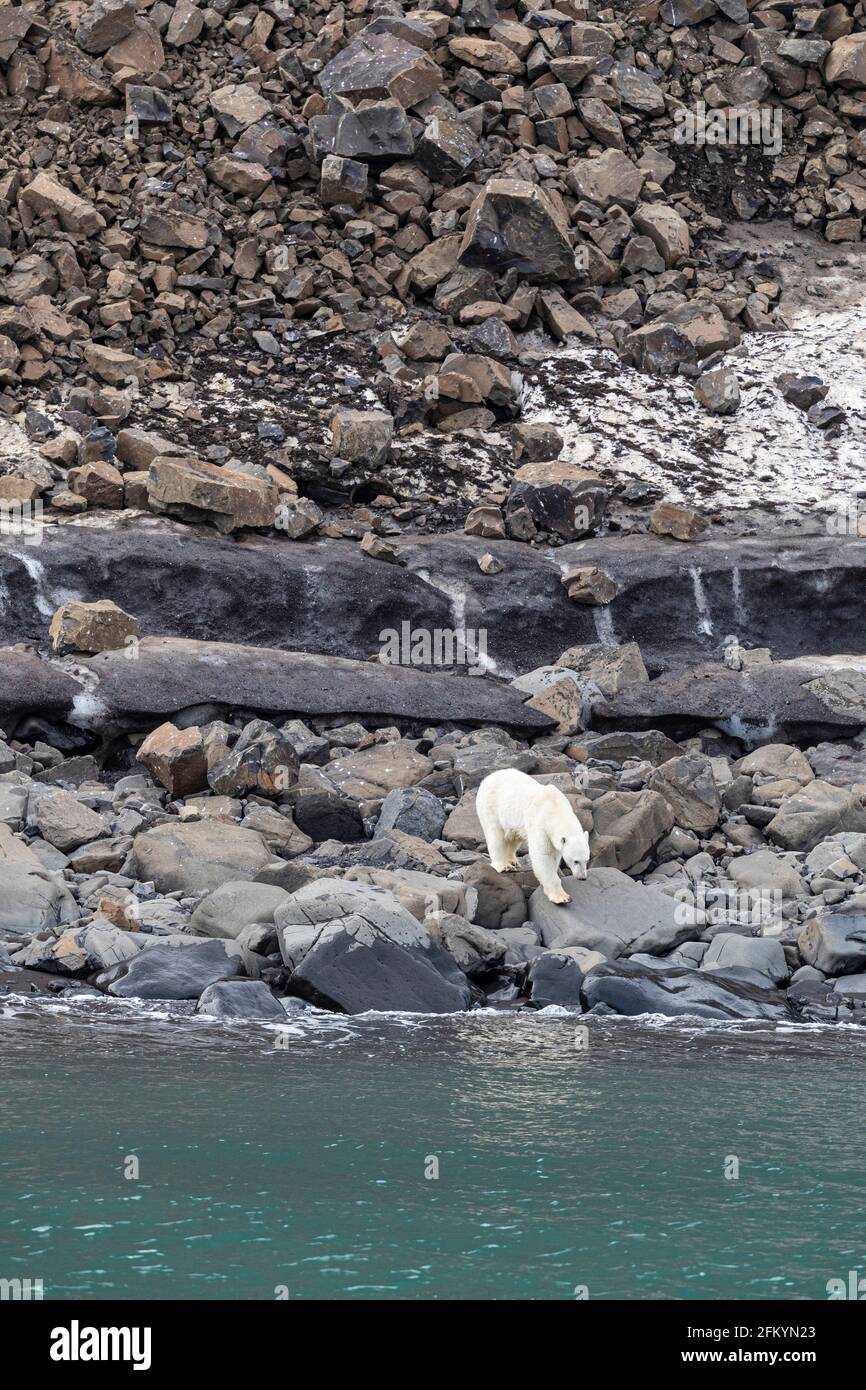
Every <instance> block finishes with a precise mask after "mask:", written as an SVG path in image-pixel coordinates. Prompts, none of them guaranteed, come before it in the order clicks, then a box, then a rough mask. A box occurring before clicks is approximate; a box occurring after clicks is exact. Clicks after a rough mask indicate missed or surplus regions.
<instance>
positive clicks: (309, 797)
mask: <svg viewBox="0 0 866 1390" xmlns="http://www.w3.org/2000/svg"><path fill="white" fill-rule="evenodd" d="M697 103H700V104H701V105H702V108H704V109H706V108H707V107H710V108H716V109H718V110H720V111H722V112H724V113H727V115H730V113H731V112H737V111H740V110H743V111H745V112H746V113H748V112H752V113H753V114H760V113H761V112H764V113H765V114H767V115H770V116H772V117H773V121H774V122H775V121H777V122H778V127H779V130H780V132H781V141H782V143H781V146H780V148H779V149H776V150H773V151H770V150H769V148H764V147H762V146H756V147H751V146H750V147H749V148H747V149H743V148H734V149H731V148H696V147H695V146H694V145H693V144H688V143H683V142H682V141H681V140H679V138H678V135H677V132H678V130H679V129H680V127H681V126H682V122H683V118H685V117H688V116H689V114H690V113H691V114H692V115H693V114H694V111H695V108H696V104H697ZM0 122H2V125H3V129H4V135H6V136H7V141H6V145H5V147H4V149H3V151H2V153H0V644H2V645H0V733H2V738H0V995H2V994H22V993H23V994H27V993H36V994H48V995H62V996H63V997H64V998H65V997H69V998H70V999H73V1000H74V999H75V998H76V997H77V998H84V997H93V996H108V997H113V998H124V999H139V1000H183V1001H186V1003H187V1004H188V1005H190V1006H194V1007H195V1008H196V1010H197V1011H199V1012H201V1013H202V1014H204V1015H207V1016H211V1017H216V1018H225V1019H239V1020H251V1021H255V1020H259V1021H263V1022H282V1021H285V1019H286V1018H287V1017H288V1016H290V1014H291V1013H292V1012H296V1011H298V1010H306V1009H310V1008H323V1009H327V1010H330V1011H337V1012H344V1013H348V1014H358V1013H363V1012H367V1011H370V1010H386V1011H390V1010H397V1011H411V1012H421V1013H455V1012H465V1011H469V1010H473V1009H477V1008H481V1007H488V1008H489V1007H493V1008H498V1009H503V1010H518V1009H542V1008H548V1007H552V1006H556V1007H559V1008H564V1009H566V1010H569V1011H572V1012H574V1013H575V1014H578V1015H582V1014H589V1015H595V1016H598V1015H600V1014H619V1015H630V1016H633V1015H644V1014H660V1015H664V1016H668V1017H684V1016H688V1017H700V1018H705V1019H711V1020H717V1021H730V1020H759V1021H761V1020H764V1021H770V1022H780V1023H797V1022H803V1023H810V1024H814V1023H840V1022H842V1023H855V1024H862V1023H866V1012H864V1009H866V645H864V638H863V636H862V633H863V631H864V624H863V599H862V593H863V582H862V580H863V569H864V561H863V559H862V534H863V529H862V527H861V524H860V518H859V510H858V508H859V505H860V504H859V502H858V498H859V492H858V488H859V485H860V482H861V479H860V476H859V464H860V459H861V457H862V450H863V447H864V445H866V410H864V405H863V397H862V391H861V390H859V387H858V380H859V379H860V378H859V377H858V373H859V372H860V369H861V366H862V363H863V362H864V361H866V352H864V343H863V338H862V324H863V317H862V316H863V313H864V301H863V293H862V267H863V239H862V238H863V217H864V213H866V143H864V133H863V132H864V122H866V15H864V9H863V4H862V0H857V3H849V4H838V3H837V4H831V5H823V4H817V5H815V6H812V7H804V6H797V7H795V6H792V5H788V4H784V3H782V4H780V3H778V0H664V3H660V0H646V3H638V4H616V5H612V6H610V7H607V8H605V7H603V6H601V5H598V4H594V3H584V0H561V3H559V4H557V5H556V6H551V7H549V8H544V7H541V6H539V5H537V4H535V3H533V0H516V3H515V4H514V5H513V6H509V5H507V4H506V3H502V4H497V3H494V0H439V2H438V3H437V5H436V7H435V8H434V9H430V10H423V9H422V10H416V9H412V8H411V7H410V6H409V5H408V4H406V3H402V2H401V3H398V0H379V2H378V3H367V0H357V3H353V4H352V5H351V6H349V7H344V6H336V7H329V6H327V5H326V4H324V3H322V4H318V3H311V4H305V5H295V4H293V3H291V2H290V0H269V3H267V4H264V5H257V6H249V5H246V6H244V5H240V4H235V3H234V0H210V3H208V4H205V3H201V4H199V3H196V0H175V3H162V0H93V2H92V3H90V4H87V3H85V2H84V0H62V2H61V3H58V4H47V3H43V0H33V2H32V3H27V4H15V5H6V4H0ZM737 219H740V221H737ZM804 306H806V308H809V309H810V311H811V308H813V307H814V308H815V313H814V314H812V317H811V318H809V317H808V315H807V314H806V313H805V310H804ZM821 309H823V311H824V315H823V318H822V317H821V313H820V311H821ZM809 332H811V336H808V334H809ZM858 334H859V335H860V336H858ZM798 344H804V345H805V346H804V347H803V350H802V352H800V351H799V349H798ZM801 358H802V360H801ZM840 508H841V510H840ZM852 508H853V512H852ZM437 643H438V644H439V647H437V645H436V644H437ZM443 644H444V646H443ZM455 644H456V646H455ZM440 648H441V649H440ZM505 767H515V768H519V769H521V770H522V771H525V772H527V773H529V774H530V775H531V776H533V777H537V778H539V779H541V780H543V781H546V782H552V783H553V784H554V785H556V786H557V787H559V788H560V790H562V791H563V792H564V793H565V794H566V796H567V797H568V799H569V801H570V802H571V804H572V806H573V808H574V810H575V813H576V814H577V816H578V818H579V819H580V821H581V823H582V824H583V825H584V827H585V828H586V830H587V831H588V833H589V835H590V846H591V855H592V858H591V868H590V872H589V877H588V878H587V880H586V881H584V882H580V883H571V884H567V885H566V886H567V887H568V888H570V890H571V892H572V902H571V903H570V904H569V905H568V906H562V907H559V906H553V905H551V904H550V903H549V902H548V901H547V900H546V899H545V898H544V897H543V895H542V894H541V891H540V889H539V888H538V887H537V885H536V883H535V880H534V878H533V876H532V873H531V871H530V869H529V868H528V866H527V861H525V860H523V861H521V865H522V866H521V868H520V869H519V870H518V871H517V872H514V873H509V874H501V873H498V872H496V871H494V870H493V869H492V868H491V866H490V864H489V862H488V860H487V856H486V852H485V849H484V845H483V839H482V835H481V830H480V826H479V823H478V820H477V817H476V814H475V807H474V799H475V793H476V790H477V787H478V786H479V784H480V782H481V780H482V779H483V777H484V776H485V775H486V774H487V773H489V772H492V771H494V770H496V769H499V768H505Z"/></svg>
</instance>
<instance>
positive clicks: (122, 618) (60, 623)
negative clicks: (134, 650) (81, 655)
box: [48, 599, 141, 655]
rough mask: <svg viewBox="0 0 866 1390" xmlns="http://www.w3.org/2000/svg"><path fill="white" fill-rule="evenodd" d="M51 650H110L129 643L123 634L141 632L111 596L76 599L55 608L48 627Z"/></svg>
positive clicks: (64, 651)
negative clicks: (81, 600) (96, 598)
mask: <svg viewBox="0 0 866 1390" xmlns="http://www.w3.org/2000/svg"><path fill="white" fill-rule="evenodd" d="M48 635H49V637H50V638H51V645H52V647H53V649H54V651H55V652H58V653H60V655H65V653H66V652H88V653H89V654H90V655H93V654H95V653H96V652H113V651H118V650H120V649H121V648H122V647H126V646H128V645H129V643H128V641H127V638H130V637H135V638H138V637H140V636H141V628H140V627H139V625H138V623H137V622H136V620H135V618H133V617H132V616H131V615H130V614H129V613H124V611H123V609H122V608H118V606H117V604H116V603H113V602H112V601H111V599H99V600H98V601H97V602H96V603H81V602H79V601H78V600H77V599H73V600H70V602H69V603H64V604H62V606H61V607H60V608H58V609H57V611H56V613H55V614H54V617H53V618H52V619H51V626H50V628H49V629H48Z"/></svg>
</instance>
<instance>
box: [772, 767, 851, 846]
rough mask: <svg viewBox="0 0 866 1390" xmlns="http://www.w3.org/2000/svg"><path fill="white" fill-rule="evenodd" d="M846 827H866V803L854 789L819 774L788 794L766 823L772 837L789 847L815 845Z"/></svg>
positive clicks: (778, 842)
mask: <svg viewBox="0 0 866 1390" xmlns="http://www.w3.org/2000/svg"><path fill="white" fill-rule="evenodd" d="M845 831H856V832H858V833H862V832H864V831H866V804H864V802H863V799H862V798H861V797H860V796H857V795H856V794H855V793H854V792H851V791H848V790H846V789H845V788H844V787H834V786H831V785H830V784H829V783H827V782H821V781H819V780H818V779H817V778H816V779H815V780H814V781H813V782H809V783H808V784H807V785H806V786H805V787H803V788H802V789H801V790H800V791H798V792H795V793H794V795H793V796H787V797H785V799H784V801H783V802H782V804H781V806H780V807H779V810H778V812H777V813H776V815H775V816H774V817H773V819H772V820H771V821H770V822H769V824H768V825H767V827H766V834H767V837H768V839H770V840H772V842H773V844H776V845H780V846H781V848H782V849H789V850H810V849H814V848H815V846H816V845H817V844H819V843H820V841H821V840H826V839H827V838H828V837H829V836H831V835H838V834H841V833H843V832H845Z"/></svg>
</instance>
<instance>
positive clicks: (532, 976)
mask: <svg viewBox="0 0 866 1390" xmlns="http://www.w3.org/2000/svg"><path fill="white" fill-rule="evenodd" d="M529 985H530V992H529V997H530V1000H531V1002H532V1003H533V1004H534V1005H535V1007H536V1008H537V1009H545V1008H547V1007H548V1006H549V1005H551V1004H558V1005H560V1007H562V1008H564V1009H574V1010H576V1011H577V1012H578V1013H581V1012H582V1011H583V1005H582V1003H581V998H580V991H581V987H582V985H583V971H582V970H581V968H580V965H579V964H578V962H577V961H576V960H575V959H574V957H573V956H570V955H569V954H568V953H567V952H566V951H545V952H544V954H543V955H540V956H539V957H538V959H537V960H534V961H533V962H532V964H531V966H530V967H529Z"/></svg>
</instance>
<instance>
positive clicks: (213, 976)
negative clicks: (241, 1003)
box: [97, 941, 243, 999]
mask: <svg viewBox="0 0 866 1390" xmlns="http://www.w3.org/2000/svg"><path fill="white" fill-rule="evenodd" d="M242 974H243V962H242V960H241V958H240V956H228V955H227V954H226V951H225V947H224V946H223V944H222V942H220V941H205V942H202V943H201V944H198V943H197V944H195V945H192V946H184V947H182V948H178V947H175V946H153V947H151V948H150V950H145V951H141V952H140V953H139V954H138V955H137V956H135V957H134V958H133V959H132V960H131V961H130V962H129V965H128V967H127V969H126V971H125V973H124V974H123V975H122V976H121V977H120V978H119V979H115V980H114V981H113V982H112V983H111V984H109V986H108V993H109V994H112V995H114V996H115V997H116V998H119V999H198V998H199V997H200V996H201V995H202V994H203V993H204V991H205V990H206V989H207V987H208V985H212V984H216V983H217V981H219V980H228V979H232V978H234V977H235V976H238V975H242ZM97 983H98V981H97Z"/></svg>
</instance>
